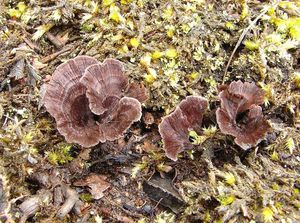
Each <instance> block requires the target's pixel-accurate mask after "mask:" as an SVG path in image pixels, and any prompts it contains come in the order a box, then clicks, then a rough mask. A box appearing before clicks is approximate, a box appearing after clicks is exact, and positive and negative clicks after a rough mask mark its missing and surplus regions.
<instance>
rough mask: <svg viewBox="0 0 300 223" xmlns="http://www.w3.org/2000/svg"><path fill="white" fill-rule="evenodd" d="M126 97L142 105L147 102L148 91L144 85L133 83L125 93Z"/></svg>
mask: <svg viewBox="0 0 300 223" xmlns="http://www.w3.org/2000/svg"><path fill="white" fill-rule="evenodd" d="M126 96H127V97H130V98H135V99H137V100H138V101H139V102H141V103H143V102H145V101H147V100H148V98H149V95H148V91H147V89H146V88H145V86H144V85H142V84H138V83H136V82H133V83H131V84H130V85H129V88H128V89H127V91H126Z"/></svg>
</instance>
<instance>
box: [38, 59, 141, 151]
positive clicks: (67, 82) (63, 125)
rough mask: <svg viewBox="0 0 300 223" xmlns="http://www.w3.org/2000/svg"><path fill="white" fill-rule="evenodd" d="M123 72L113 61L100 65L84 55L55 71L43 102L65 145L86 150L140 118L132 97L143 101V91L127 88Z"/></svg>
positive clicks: (136, 104)
mask: <svg viewBox="0 0 300 223" xmlns="http://www.w3.org/2000/svg"><path fill="white" fill-rule="evenodd" d="M123 70H124V69H123V66H122V64H121V62H119V61H117V60H114V59H107V60H105V61H104V62H103V63H102V64H100V63H98V62H97V60H95V59H93V58H91V57H88V56H79V57H76V58H74V59H72V60H69V61H68V62H66V63H64V64H62V65H60V66H59V67H58V68H57V69H56V71H55V72H54V74H53V76H52V79H51V81H50V82H49V84H47V86H46V93H45V96H44V98H43V100H44V102H45V107H46V109H47V110H48V111H49V113H50V114H51V115H52V116H53V117H54V118H55V120H56V122H57V128H58V130H59V132H60V133H61V134H62V135H63V136H65V138H66V140H67V141H68V142H72V143H74V142H75V143H78V144H80V145H82V146H84V147H90V146H94V145H96V144H98V143H99V142H105V141H106V140H115V139H117V138H119V137H121V136H122V135H123V133H124V132H125V131H126V130H127V129H128V128H129V127H130V126H131V124H132V123H133V122H136V121H138V120H139V119H140V118H141V115H142V111H141V110H142V109H141V103H140V102H139V101H138V100H137V99H135V98H133V97H136V98H138V99H139V100H141V101H145V100H146V89H145V88H144V87H142V86H140V85H136V84H131V85H129V84H128V78H127V76H125V75H124V71H123ZM128 89H129V90H128ZM126 92H128V95H130V96H132V97H126V96H125V95H126Z"/></svg>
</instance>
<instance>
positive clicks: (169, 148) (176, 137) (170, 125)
mask: <svg viewBox="0 0 300 223" xmlns="http://www.w3.org/2000/svg"><path fill="white" fill-rule="evenodd" d="M207 107H208V102H207V100H206V99H205V98H203V97H200V96H188V97H186V99H184V100H183V101H181V102H180V104H179V105H178V106H177V107H176V109H175V111H174V112H172V113H171V114H170V115H168V116H166V117H164V118H163V120H162V122H161V123H160V125H159V133H160V135H161V137H162V139H163V142H164V150H165V152H166V156H167V157H169V158H170V159H172V160H174V161H176V160H177V154H178V153H180V152H182V151H184V150H185V149H189V148H191V143H190V142H189V134H188V133H189V130H191V129H194V130H196V131H197V130H198V131H199V129H200V128H201V123H202V118H203V113H204V111H205V110H206V109H207Z"/></svg>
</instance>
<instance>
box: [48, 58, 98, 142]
mask: <svg viewBox="0 0 300 223" xmlns="http://www.w3.org/2000/svg"><path fill="white" fill-rule="evenodd" d="M97 63H98V62H97V60H95V59H94V58H92V57H88V56H78V57H76V58H74V59H71V60H69V61H67V62H65V63H63V64H61V65H60V66H58V67H57V69H56V70H55V72H54V74H53V75H52V78H51V80H50V82H49V83H48V84H47V85H46V92H45V96H44V98H43V101H44V103H45V107H46V109H47V111H48V112H49V113H50V114H51V115H52V116H53V117H54V118H55V120H56V123H57V129H58V131H59V132H60V133H61V134H62V135H63V136H64V137H65V139H66V141H68V142H70V143H78V144H80V145H82V146H84V147H90V146H93V145H96V144H98V143H99V127H98V125H97V123H96V121H95V120H94V114H93V113H92V112H91V110H90V108H89V102H88V98H87V97H86V87H85V86H84V85H83V84H82V83H80V82H79V80H80V78H81V77H82V75H83V73H84V71H85V69H86V68H87V67H89V66H91V65H93V64H97Z"/></svg>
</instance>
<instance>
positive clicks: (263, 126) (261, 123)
mask: <svg viewBox="0 0 300 223" xmlns="http://www.w3.org/2000/svg"><path fill="white" fill-rule="evenodd" d="M220 90H221V92H220V93H219V98H220V100H221V107H220V108H218V110H217V112H216V116H217V122H218V125H219V127H220V130H221V132H222V133H224V134H229V135H232V136H234V137H235V140H234V141H235V143H236V144H237V145H239V146H240V147H241V148H243V149H245V150H246V149H249V148H251V147H253V146H255V145H257V144H258V143H259V142H260V141H261V140H262V138H263V137H264V135H265V134H266V132H267V131H268V130H269V129H270V125H269V123H268V122H267V120H266V119H265V118H264V117H263V113H262V108H261V107H260V106H259V105H260V104H262V103H263V101H264V94H265V92H264V91H263V90H262V89H260V88H259V87H257V86H256V85H255V84H254V83H248V82H245V83H243V82H241V81H234V82H232V83H231V84H230V85H223V86H222V87H221V88H220Z"/></svg>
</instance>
